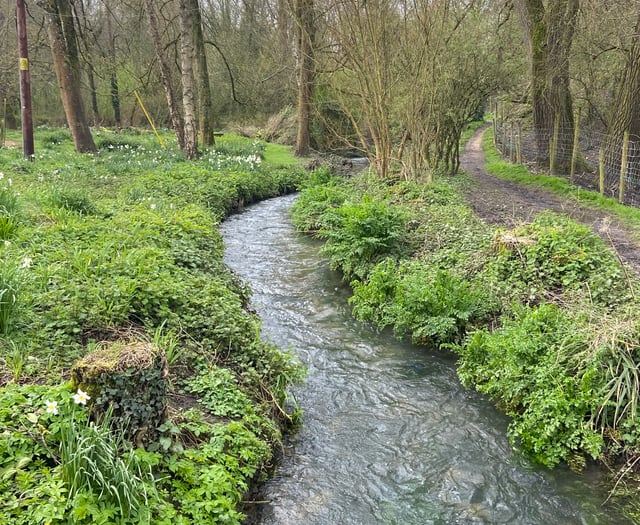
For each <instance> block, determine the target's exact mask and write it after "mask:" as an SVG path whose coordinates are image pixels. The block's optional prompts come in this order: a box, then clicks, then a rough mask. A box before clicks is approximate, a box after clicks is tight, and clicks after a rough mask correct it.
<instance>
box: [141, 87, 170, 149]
mask: <svg viewBox="0 0 640 525" xmlns="http://www.w3.org/2000/svg"><path fill="white" fill-rule="evenodd" d="M133 94H134V95H135V96H136V99H137V100H138V104H140V107H141V108H142V112H143V113H144V116H145V117H147V121H148V122H149V124H150V125H151V129H152V130H153V132H154V133H155V134H156V137H158V142H159V143H160V145H161V146H162V149H167V147H166V146H165V144H164V141H163V140H162V137H161V136H160V134H159V133H158V130H157V129H156V126H155V124H154V123H153V119H152V118H151V115H149V112H148V111H147V108H145V107H144V104H143V103H142V99H141V98H140V95H139V94H138V90H137V89H134V90H133Z"/></svg>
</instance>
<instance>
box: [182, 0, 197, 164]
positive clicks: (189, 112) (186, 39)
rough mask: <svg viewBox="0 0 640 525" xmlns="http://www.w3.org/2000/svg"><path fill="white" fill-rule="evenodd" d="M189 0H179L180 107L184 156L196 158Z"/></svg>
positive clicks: (191, 29)
mask: <svg viewBox="0 0 640 525" xmlns="http://www.w3.org/2000/svg"><path fill="white" fill-rule="evenodd" d="M191 4H192V2H191V1H190V0H180V33H181V35H180V38H181V46H180V62H181V64H182V107H183V109H184V156H185V158H186V159H187V160H193V159H196V158H198V156H199V152H198V133H197V130H196V112H195V97H194V94H193V86H194V81H193V25H194V24H193V13H192V11H191Z"/></svg>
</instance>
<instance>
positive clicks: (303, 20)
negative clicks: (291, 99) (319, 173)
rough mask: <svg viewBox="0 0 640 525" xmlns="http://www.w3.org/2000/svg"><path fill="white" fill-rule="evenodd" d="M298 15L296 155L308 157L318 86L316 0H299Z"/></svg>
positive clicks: (297, 1) (296, 21) (295, 5)
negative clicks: (315, 46) (312, 114)
mask: <svg viewBox="0 0 640 525" xmlns="http://www.w3.org/2000/svg"><path fill="white" fill-rule="evenodd" d="M294 18H295V27H296V43H297V47H298V134H297V137H296V148H295V154H296V155H298V156H305V155H308V154H309V151H310V149H311V109H312V102H313V92H314V88H315V59H314V39H315V21H314V8H313V0H295V4H294Z"/></svg>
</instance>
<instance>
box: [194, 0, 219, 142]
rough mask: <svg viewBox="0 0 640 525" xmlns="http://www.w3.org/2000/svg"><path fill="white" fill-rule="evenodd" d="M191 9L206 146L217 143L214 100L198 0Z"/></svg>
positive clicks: (202, 127)
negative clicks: (214, 127) (214, 123)
mask: <svg viewBox="0 0 640 525" xmlns="http://www.w3.org/2000/svg"><path fill="white" fill-rule="evenodd" d="M191 10H192V13H193V42H194V46H195V53H196V61H195V63H194V65H195V71H196V78H197V86H198V108H199V109H200V113H199V128H200V140H201V142H202V144H203V145H204V146H211V145H213V144H215V138H214V134H213V132H214V129H213V122H214V115H213V102H212V100H211V85H210V83H209V68H208V66H207V55H206V51H205V48H204V35H203V32H202V15H201V13H200V6H199V5H198V0H191Z"/></svg>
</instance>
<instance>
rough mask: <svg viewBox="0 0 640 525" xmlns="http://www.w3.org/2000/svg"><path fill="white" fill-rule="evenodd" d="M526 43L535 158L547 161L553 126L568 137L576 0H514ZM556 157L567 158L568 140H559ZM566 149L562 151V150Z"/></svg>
mask: <svg viewBox="0 0 640 525" xmlns="http://www.w3.org/2000/svg"><path fill="white" fill-rule="evenodd" d="M515 3H516V5H517V6H518V10H519V12H520V18H521V21H522V26H523V28H524V34H525V39H526V41H527V44H528V47H529V59H530V76H529V80H530V84H531V105H532V109H533V127H534V132H535V137H536V146H537V159H536V160H537V162H538V164H540V165H544V166H548V165H549V137H550V134H551V132H552V130H553V129H554V126H556V125H557V126H558V128H559V129H560V130H561V131H562V134H563V136H566V137H572V136H573V128H574V119H573V101H572V98H571V90H570V85H569V80H570V77H569V59H570V51H571V43H572V41H573V35H574V32H575V27H576V18H577V15H578V8H579V0H547V1H544V0H515ZM559 148H560V150H561V151H559V155H558V156H559V157H563V156H566V157H568V158H570V156H571V154H570V151H571V144H570V142H569V143H560V145H559ZM564 149H566V150H568V151H567V152H566V153H567V155H563V153H564V152H563V151H562V150H564Z"/></svg>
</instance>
